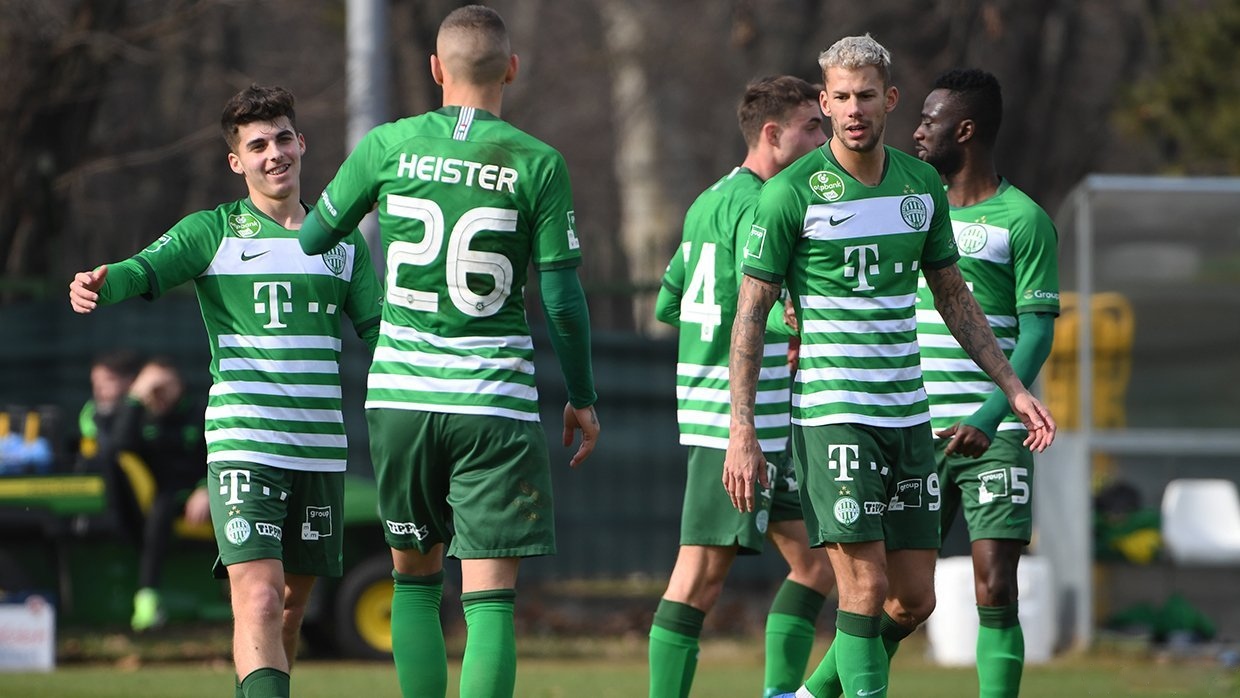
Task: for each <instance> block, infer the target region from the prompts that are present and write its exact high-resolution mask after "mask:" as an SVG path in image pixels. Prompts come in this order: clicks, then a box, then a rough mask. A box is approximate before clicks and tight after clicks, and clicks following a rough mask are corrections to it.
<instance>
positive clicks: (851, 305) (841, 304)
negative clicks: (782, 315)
mask: <svg viewBox="0 0 1240 698" xmlns="http://www.w3.org/2000/svg"><path fill="white" fill-rule="evenodd" d="M916 302H917V294H915V293H906V294H901V295H899V296H875V297H874V298H867V297H865V296H849V297H848V298H841V297H839V296H801V309H802V310H892V309H895V308H911V307H913V305H914V304H915V303H916Z"/></svg>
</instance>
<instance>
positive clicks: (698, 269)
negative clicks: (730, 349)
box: [680, 242, 723, 342]
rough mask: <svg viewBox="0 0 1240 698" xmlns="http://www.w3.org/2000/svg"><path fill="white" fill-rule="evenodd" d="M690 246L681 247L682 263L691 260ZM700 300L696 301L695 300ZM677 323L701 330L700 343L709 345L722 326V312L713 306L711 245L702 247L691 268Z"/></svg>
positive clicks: (709, 243) (689, 243)
mask: <svg viewBox="0 0 1240 698" xmlns="http://www.w3.org/2000/svg"><path fill="white" fill-rule="evenodd" d="M692 245H693V243H691V242H686V243H684V245H683V247H684V251H683V253H682V254H684V256H685V259H691V258H692V254H691V251H692ZM699 299H700V300H699ZM680 321H681V323H685V322H696V323H697V324H699V325H701V326H702V341H703V342H709V341H711V340H712V339H713V338H714V336H715V329H716V328H717V327H719V326H720V325H721V324H723V309H722V308H720V307H719V304H718V303H716V302H715V243H713V242H704V243H702V252H701V254H700V255H698V259H697V264H695V265H694V267H693V276H691V277H689V285H688V286H687V287H686V288H685V294H684V295H683V296H681V298H680Z"/></svg>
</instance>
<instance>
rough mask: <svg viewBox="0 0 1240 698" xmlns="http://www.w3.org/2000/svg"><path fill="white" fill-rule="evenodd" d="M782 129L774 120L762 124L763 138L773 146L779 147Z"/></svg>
mask: <svg viewBox="0 0 1240 698" xmlns="http://www.w3.org/2000/svg"><path fill="white" fill-rule="evenodd" d="M780 130H781V129H780V128H779V124H777V123H775V122H774V121H768V122H766V123H764V124H762V140H764V141H766V144H767V145H769V146H771V147H772V148H774V147H777V146H778V145H779V132H780Z"/></svg>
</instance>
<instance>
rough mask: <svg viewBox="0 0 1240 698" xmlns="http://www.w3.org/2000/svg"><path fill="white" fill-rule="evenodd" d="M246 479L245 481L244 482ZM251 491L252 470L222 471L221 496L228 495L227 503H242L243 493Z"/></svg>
mask: <svg viewBox="0 0 1240 698" xmlns="http://www.w3.org/2000/svg"><path fill="white" fill-rule="evenodd" d="M242 480H244V482H242ZM249 491H250V471H248V470H221V471H220V496H224V495H228V499H227V500H226V501H225V502H224V504H226V505H231V504H241V503H242V502H243V501H244V500H243V499H241V494H242V493H248V492H249Z"/></svg>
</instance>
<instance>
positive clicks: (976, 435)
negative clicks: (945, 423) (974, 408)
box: [934, 422, 990, 458]
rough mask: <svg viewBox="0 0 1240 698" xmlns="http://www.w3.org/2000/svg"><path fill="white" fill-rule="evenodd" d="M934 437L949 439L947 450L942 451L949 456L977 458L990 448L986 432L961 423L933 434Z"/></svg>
mask: <svg viewBox="0 0 1240 698" xmlns="http://www.w3.org/2000/svg"><path fill="white" fill-rule="evenodd" d="M934 434H935V436H937V437H939V438H940V439H951V441H948V442H947V448H946V449H945V450H944V453H946V454H947V455H949V456H953V455H960V456H969V457H970V458H977V457H978V456H980V455H982V454H983V453H985V452H986V449H988V448H990V437H988V436H986V432H984V431H982V430H981V429H978V428H977V427H972V426H969V425H968V424H964V423H962V422H956V423H955V424H953V425H951V426H950V427H947V428H946V429H942V430H939V431H936V432H934Z"/></svg>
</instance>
